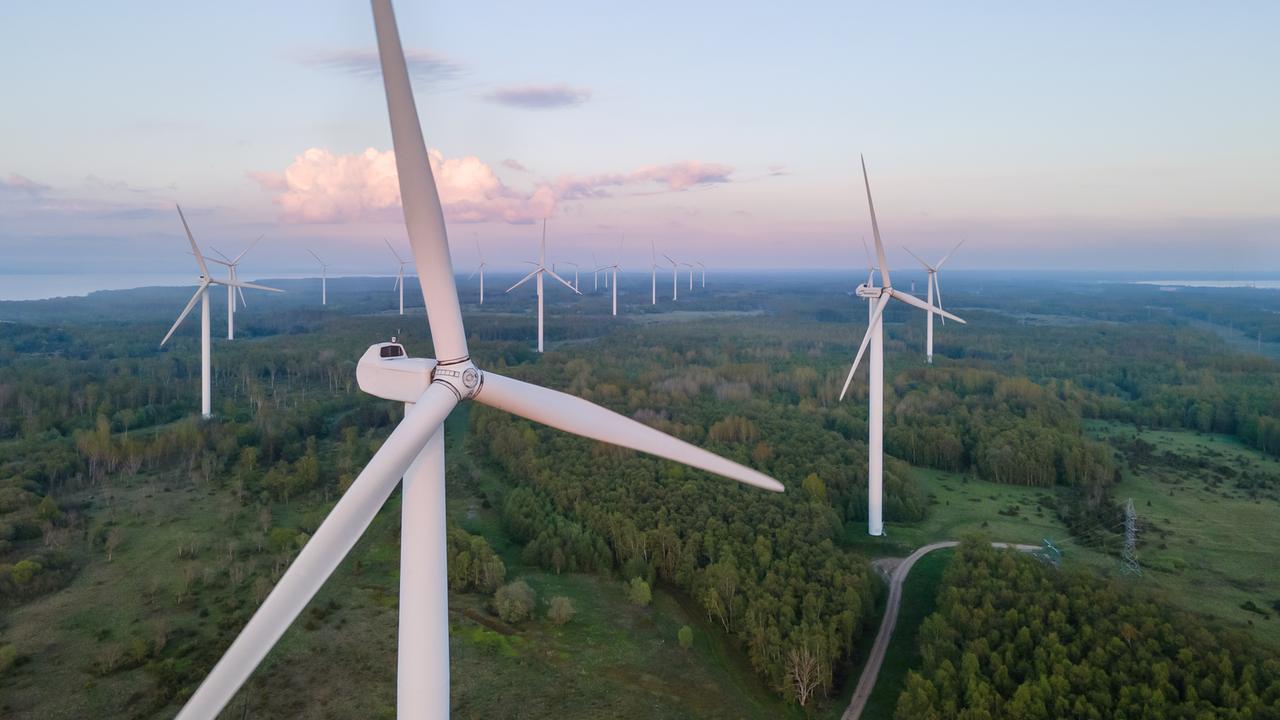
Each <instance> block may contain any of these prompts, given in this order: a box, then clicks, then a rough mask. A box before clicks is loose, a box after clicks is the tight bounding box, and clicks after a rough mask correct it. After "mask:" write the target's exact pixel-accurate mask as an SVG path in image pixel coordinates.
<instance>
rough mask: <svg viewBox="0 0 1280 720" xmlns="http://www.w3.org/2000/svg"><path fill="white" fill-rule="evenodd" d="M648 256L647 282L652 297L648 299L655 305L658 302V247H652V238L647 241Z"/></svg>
mask: <svg viewBox="0 0 1280 720" xmlns="http://www.w3.org/2000/svg"><path fill="white" fill-rule="evenodd" d="M649 257H650V265H649V274H650V277H649V283H650V285H651V289H650V291H649V292H650V294H651V295H652V298H651V299H650V304H651V305H657V304H658V249H657V248H656V247H654V245H653V241H652V240H650V241H649Z"/></svg>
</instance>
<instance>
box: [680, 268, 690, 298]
mask: <svg viewBox="0 0 1280 720" xmlns="http://www.w3.org/2000/svg"><path fill="white" fill-rule="evenodd" d="M680 264H681V265H684V266H685V267H687V268H689V292H693V263H687V262H682V263H680Z"/></svg>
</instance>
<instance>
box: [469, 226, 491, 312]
mask: <svg viewBox="0 0 1280 720" xmlns="http://www.w3.org/2000/svg"><path fill="white" fill-rule="evenodd" d="M475 241H476V257H478V258H480V265H479V267H477V268H476V270H475V272H473V273H471V274H470V275H468V276H467V279H468V280H470V279H471V278H473V277H475V275H476V273H479V274H480V304H481V305H483V304H484V268H485V266H486V265H488V264H489V263H486V262H485V261H484V253H482V252H480V238H476V239H475Z"/></svg>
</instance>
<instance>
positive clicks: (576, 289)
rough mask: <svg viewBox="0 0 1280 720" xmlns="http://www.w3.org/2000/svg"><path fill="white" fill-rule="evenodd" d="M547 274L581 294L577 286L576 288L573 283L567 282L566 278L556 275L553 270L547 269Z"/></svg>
mask: <svg viewBox="0 0 1280 720" xmlns="http://www.w3.org/2000/svg"><path fill="white" fill-rule="evenodd" d="M547 274H548V275H550V276H551V277H553V278H555V279H557V280H559V281H560V283H561V284H562V285H564V286H565V287H567V288H569V289H570V290H572V291H574V292H576V293H578V294H579V295H581V294H582V293H580V292H578V288H576V287H574V286H573V283H571V282H569V281H568V280H565V279H564V278H562V277H560V276H559V275H557V274H556V271H555V270H548V271H547Z"/></svg>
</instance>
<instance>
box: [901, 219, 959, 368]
mask: <svg viewBox="0 0 1280 720" xmlns="http://www.w3.org/2000/svg"><path fill="white" fill-rule="evenodd" d="M963 244H964V240H961V241H960V242H958V243H956V246H955V247H953V248H951V252H949V253H947V254H946V255H943V256H942V259H941V260H939V261H938V264H937V265H930V264H929V263H927V262H925V261H924V260H921V259H920V256H919V255H916V254H915V253H913V252H911V248H906V251H907V252H908V253H909V254H910V255H911V257H913V258H915V259H916V262H918V263H920V266H921V267H923V268H924V270H925V272H927V273H928V274H929V278H928V280H927V283H926V284H927V285H928V286H929V287H928V290H927V291H926V292H927V298H928V299H927V302H928V303H929V304H930V305H932V304H933V299H934V297H937V298H938V307H942V288H941V287H939V286H938V271H939V270H941V269H942V264H943V263H945V262H946V261H947V259H948V258H950V257H951V256H952V255H954V254H955V252H956V250H959V249H960V246H961V245H963ZM925 315H926V318H925V334H924V337H925V340H924V343H925V346H924V356H925V362H927V363H929V364H930V365H932V364H933V313H925ZM942 324H943V325H946V324H947V319H946V318H943V319H942Z"/></svg>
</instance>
